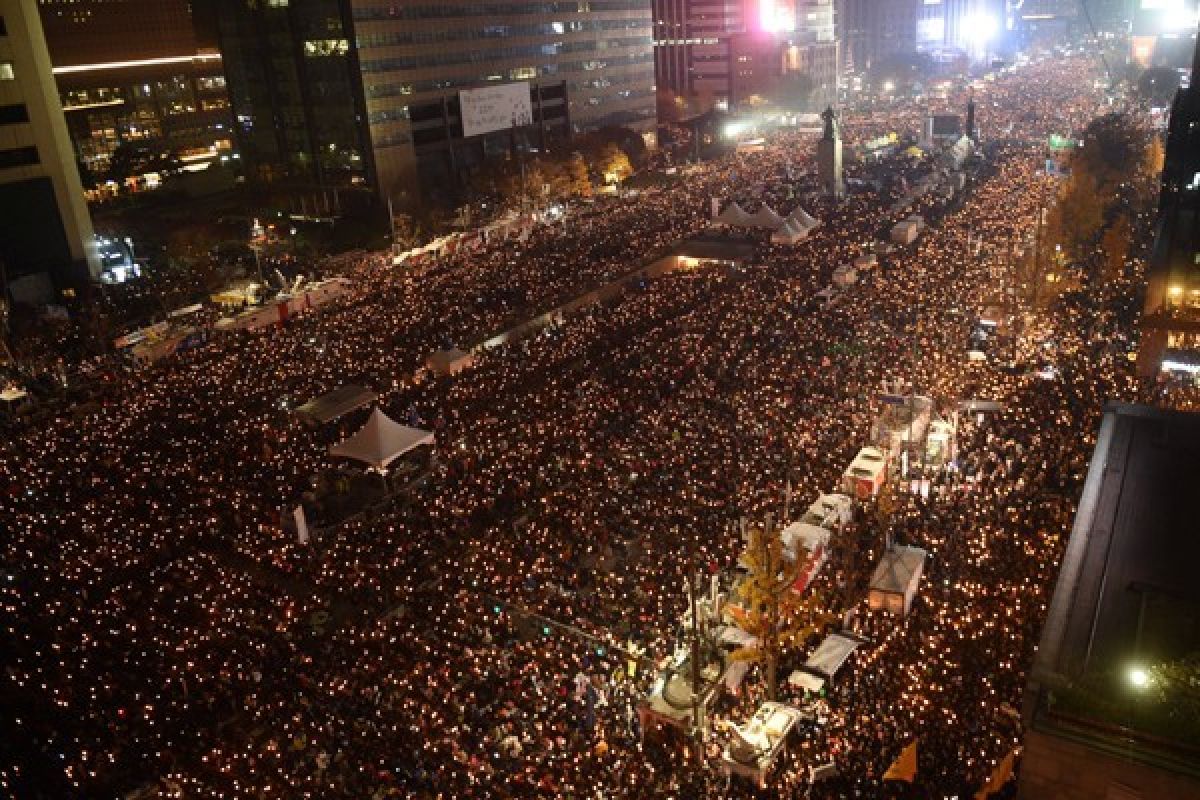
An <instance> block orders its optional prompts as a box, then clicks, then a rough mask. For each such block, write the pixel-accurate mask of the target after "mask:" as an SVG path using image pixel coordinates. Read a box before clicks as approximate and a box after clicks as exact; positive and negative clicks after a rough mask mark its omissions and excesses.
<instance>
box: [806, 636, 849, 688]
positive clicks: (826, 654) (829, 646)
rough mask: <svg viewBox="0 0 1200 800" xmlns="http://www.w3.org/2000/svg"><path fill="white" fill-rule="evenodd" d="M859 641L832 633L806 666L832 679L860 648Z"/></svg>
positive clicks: (815, 651) (814, 652) (809, 658)
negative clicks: (856, 649)
mask: <svg viewBox="0 0 1200 800" xmlns="http://www.w3.org/2000/svg"><path fill="white" fill-rule="evenodd" d="M858 644H859V642H858V640H857V639H852V638H850V637H849V636H846V635H844V634H841V633H831V634H830V635H829V636H827V637H825V641H823V642H821V644H820V645H819V646H818V647H817V649H816V650H814V651H813V654H812V655H811V656H809V657H808V661H806V662H804V666H805V667H807V668H808V669H810V670H813V671H814V672H819V673H821V674H822V675H824V676H825V677H826V678H832V677H833V676H834V675H836V674H837V671H838V670H839V669H841V668H842V665H843V664H845V663H846V659H848V658H850V654H851V653H853V652H854V650H855V648H857V647H858Z"/></svg>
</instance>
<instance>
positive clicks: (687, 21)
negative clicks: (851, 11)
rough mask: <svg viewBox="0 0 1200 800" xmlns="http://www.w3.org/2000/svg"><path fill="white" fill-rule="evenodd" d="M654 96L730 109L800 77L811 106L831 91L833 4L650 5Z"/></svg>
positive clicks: (668, 0)
mask: <svg viewBox="0 0 1200 800" xmlns="http://www.w3.org/2000/svg"><path fill="white" fill-rule="evenodd" d="M654 23H655V27H654V43H655V68H656V80H657V84H658V88H659V90H660V97H661V99H662V100H663V101H664V102H668V103H674V104H675V105H677V106H679V107H681V108H683V109H685V110H686V111H687V112H691V113H695V112H704V111H707V110H708V109H710V108H713V107H716V108H720V109H735V108H737V107H739V106H744V105H747V104H753V103H754V102H755V101H756V100H757V99H759V98H761V97H763V96H764V95H767V94H769V93H770V92H771V90H772V89H774V88H775V86H776V85H777V84H778V82H779V80H780V78H782V77H783V76H784V75H786V74H788V73H791V72H804V73H807V74H808V75H809V76H810V77H811V78H812V79H813V83H814V85H815V87H816V91H815V92H814V97H815V98H816V99H815V100H814V102H816V103H823V102H827V101H828V100H829V99H831V98H832V97H833V96H834V95H835V94H836V86H837V52H838V49H837V47H838V45H837V37H836V32H835V27H834V23H835V15H834V2H833V0H783V1H781V2H770V3H764V2H759V0H655V13H654Z"/></svg>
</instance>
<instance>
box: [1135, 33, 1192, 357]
mask: <svg viewBox="0 0 1200 800" xmlns="http://www.w3.org/2000/svg"><path fill="white" fill-rule="evenodd" d="M1193 53H1194V55H1193V63H1192V76H1193V77H1192V80H1191V83H1190V85H1189V86H1188V88H1186V89H1180V90H1179V92H1178V93H1177V94H1176V95H1175V102H1174V103H1173V104H1172V106H1171V121H1170V124H1169V126H1168V128H1167V150H1166V159H1165V161H1164V163H1163V171H1162V186H1161V190H1160V194H1159V204H1158V220H1157V223H1156V225H1157V228H1156V230H1155V237H1154V248H1153V250H1152V251H1151V255H1150V265H1149V269H1148V272H1147V286H1146V304H1145V307H1144V308H1143V310H1142V338H1141V346H1140V352H1139V354H1138V371H1139V372H1140V373H1141V374H1142V375H1145V376H1153V375H1157V374H1158V372H1159V370H1160V369H1168V370H1175V371H1180V372H1189V373H1192V374H1193V375H1196V374H1200V86H1197V85H1196V76H1198V75H1200V41H1198V42H1197V43H1196V44H1195V46H1194V49H1193Z"/></svg>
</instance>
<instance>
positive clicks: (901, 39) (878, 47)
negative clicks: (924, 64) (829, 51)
mask: <svg viewBox="0 0 1200 800" xmlns="http://www.w3.org/2000/svg"><path fill="white" fill-rule="evenodd" d="M919 3H920V0H840V4H839V6H838V28H839V38H840V41H841V58H842V63H843V65H844V66H846V67H850V68H853V69H854V70H866V69H870V68H871V66H872V65H874V64H876V63H878V62H879V61H880V60H882V59H885V58H887V57H889V56H893V55H908V54H911V53H915V52H916V50H917V6H918V4H919Z"/></svg>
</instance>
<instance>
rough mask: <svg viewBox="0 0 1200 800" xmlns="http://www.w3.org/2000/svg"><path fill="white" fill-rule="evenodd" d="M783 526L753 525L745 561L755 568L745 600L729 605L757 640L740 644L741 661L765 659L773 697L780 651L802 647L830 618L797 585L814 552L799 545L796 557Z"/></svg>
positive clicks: (743, 594)
mask: <svg viewBox="0 0 1200 800" xmlns="http://www.w3.org/2000/svg"><path fill="white" fill-rule="evenodd" d="M780 533H781V531H780V529H779V528H778V527H776V526H775V525H774V523H773V520H771V519H770V518H768V519H767V522H766V524H765V525H762V526H755V527H753V528H751V530H750V536H749V541H748V543H747V545H746V551H745V553H743V555H742V563H743V564H745V566H746V567H747V569H748V570H749V574H748V576H747V577H746V579H745V580H744V581H743V582H742V584H741V586H739V587H738V595H739V597H740V598H741V600H742V604H741V605H740V606H738V605H734V606H731V607H730V609H729V612H730V614H731V615H732V616H733V619H734V621H735V622H736V623H737V625H738V627H739V628H741V629H742V630H744V631H745V632H746V633H748V634H750V635H751V636H754V637H755V638H756V639H757V642H756V643H755V644H754V645H752V646H749V647H743V648H741V649H739V650H737V651H736V652H735V653H734V654H733V657H734V658H735V659H738V660H740V661H751V662H754V663H758V664H763V665H764V666H765V668H766V671H767V698H768V699H769V700H775V699H776V698H777V697H778V692H779V680H778V675H777V672H778V667H779V657H780V655H781V654H782V653H783V652H784V651H785V650H787V649H789V648H792V647H798V646H800V645H801V644H803V643H804V640H805V639H807V638H808V637H809V635H811V634H812V633H814V632H816V631H817V630H818V629H819V628H820V627H821V626H822V625H824V624H825V622H826V621H827V617H828V615H826V614H825V613H823V612H822V611H821V610H820V608H819V605H818V601H817V598H816V596H815V595H814V594H812V593H809V594H806V595H802V594H800V593H799V592H797V591H795V590H794V589H793V586H794V585H795V583H796V579H797V578H798V577H799V576H800V575H801V573H802V572H803V571H804V570H805V569H806V568H807V566H808V560H809V557H810V554H809V553H808V551H806V550H804V549H803V548H802V547H799V546H797V553H796V558H795V559H794V560H793V559H791V558H790V557H789V556H788V554H787V553H786V551H785V550H784V546H783V539H782V537H781V536H780Z"/></svg>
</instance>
